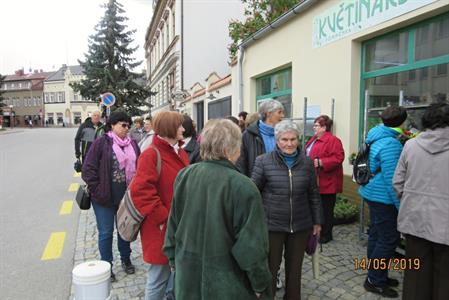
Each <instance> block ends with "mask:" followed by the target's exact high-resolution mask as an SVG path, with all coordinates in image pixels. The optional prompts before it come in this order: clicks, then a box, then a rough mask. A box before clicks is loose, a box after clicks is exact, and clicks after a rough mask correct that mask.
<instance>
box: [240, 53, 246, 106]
mask: <svg viewBox="0 0 449 300" xmlns="http://www.w3.org/2000/svg"><path fill="white" fill-rule="evenodd" d="M239 52H240V53H239V54H240V55H239V111H243V56H244V55H245V48H244V47H243V46H240V47H239Z"/></svg>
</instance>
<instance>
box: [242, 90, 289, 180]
mask: <svg viewBox="0 0 449 300" xmlns="http://www.w3.org/2000/svg"><path fill="white" fill-rule="evenodd" d="M259 114H260V117H261V119H260V120H258V121H257V122H254V123H253V124H252V125H250V126H249V127H248V128H247V129H246V130H245V132H244V133H243V137H242V147H241V150H240V152H241V155H240V158H239V160H238V162H237V167H238V168H239V170H240V171H241V172H242V173H243V174H245V175H246V176H248V177H251V172H252V171H253V167H254V161H255V160H256V157H257V156H259V155H261V154H264V153H268V152H271V151H273V150H274V148H275V146H276V139H275V137H274V126H275V125H276V124H277V123H279V122H280V121H282V119H283V118H284V106H283V105H282V103H281V102H279V101H277V100H273V99H271V100H266V101H264V102H262V103H261V104H260V106H259Z"/></svg>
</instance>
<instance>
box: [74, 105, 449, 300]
mask: <svg viewBox="0 0 449 300" xmlns="http://www.w3.org/2000/svg"><path fill="white" fill-rule="evenodd" d="M432 110H433V111H432ZM428 111H430V112H426V114H425V115H424V117H423V126H424V128H425V129H426V131H425V132H423V133H421V134H420V135H419V136H418V138H416V139H414V140H413V141H409V142H407V144H406V146H405V149H404V151H402V147H403V146H402V145H401V143H400V142H398V140H397V139H396V137H397V135H399V134H400V133H401V131H400V130H399V129H400V128H401V125H402V124H403V123H404V121H405V119H406V117H407V115H406V113H405V110H404V109H403V108H398V107H391V108H387V109H386V111H385V112H384V113H383V114H382V116H381V117H382V120H383V123H384V124H383V125H379V126H377V127H375V128H373V129H372V130H371V131H370V133H369V134H368V139H367V141H366V142H367V143H370V144H371V150H370V167H371V169H372V173H373V174H374V176H373V178H372V179H371V180H370V182H369V183H368V184H367V185H366V186H363V187H362V188H361V191H360V192H361V194H362V196H363V198H364V199H365V201H367V203H368V205H369V208H370V221H371V224H370V238H369V244H368V258H375V257H379V258H380V257H385V258H388V257H391V256H392V255H393V252H394V248H395V246H396V244H397V242H398V239H399V233H398V228H399V231H401V232H402V233H404V234H406V237H407V253H408V254H407V255H420V256H419V257H421V256H422V255H424V254H425V255H428V256H429V255H430V256H429V258H428V259H429V260H430V261H432V259H434V261H433V262H429V263H428V264H429V265H431V266H434V267H433V269H432V267H430V268H426V270H425V272H426V273H425V274H424V275H416V274H417V273H419V274H421V273H422V272H424V268H423V269H422V270H420V271H419V272H415V273H411V272H406V276H405V283H404V285H405V286H404V295H406V294H407V293H408V294H407V295H409V296H410V298H407V299H426V298H422V297H421V298H411V295H416V294H419V292H422V293H424V292H423V291H422V290H421V289H420V288H419V286H420V285H418V284H417V282H421V281H422V280H424V278H425V279H426V280H429V278H433V281H432V282H433V283H434V285H433V289H432V286H430V287H428V289H430V290H431V291H432V290H433V291H434V293H439V292H435V286H437V289H439V290H442V291H444V289H446V290H447V284H446V286H444V285H441V284H437V283H438V282H443V281H441V280H443V279H445V280H446V279H447V278H448V277H447V272H448V271H447V268H442V266H444V264H446V265H447V263H448V261H447V259H448V257H447V251H448V250H447V247H449V246H448V245H449V241H448V236H447V228H449V221H448V219H449V218H448V216H447V208H448V206H447V205H449V204H448V203H447V195H449V191H448V190H447V189H448V185H447V182H446V184H445V185H444V186H441V188H439V187H438V186H436V184H439V185H441V182H444V180H445V179H447V178H448V176H444V175H449V174H446V173H447V171H448V170H447V167H446V169H445V170H444V172H446V173H441V171H439V168H438V167H437V166H448V165H449V164H448V163H447V162H449V158H448V155H449V151H448V150H449V133H448V130H449V120H448V118H449V110H448V105H447V104H444V105H440V106H438V107H437V108H436V106H433V105H432V106H430V108H429V109H428ZM404 113H405V118H404ZM239 117H240V122H237V123H239V124H236V123H235V121H233V120H230V119H226V118H224V119H215V120H210V121H208V122H207V123H206V125H205V127H204V128H203V130H202V131H201V134H197V132H196V130H195V124H194V123H193V121H192V119H191V118H190V117H188V116H186V115H182V114H180V113H178V112H173V111H165V112H159V113H157V114H156V115H155V116H154V118H152V119H146V120H145V123H144V124H143V125H142V120H140V121H138V122H140V124H139V125H135V128H136V129H134V128H133V130H132V131H131V132H130V127H131V124H132V121H131V118H130V117H129V116H128V115H127V114H126V113H124V112H113V113H112V114H111V115H110V116H109V118H108V120H107V124H106V125H105V126H103V125H102V124H101V123H100V122H99V119H100V118H99V113H98V118H97V115H96V114H93V115H92V118H91V119H90V120H88V121H86V122H85V124H83V125H82V126H81V127H80V129H79V130H78V133H77V137H76V138H75V146H76V149H77V151H76V155H77V156H78V157H79V156H81V157H82V160H83V167H82V178H83V180H84V181H85V182H86V184H87V185H88V188H89V191H90V193H91V198H92V203H93V205H92V206H93V209H94V212H95V216H96V220H97V228H98V245H99V251H100V255H101V259H102V260H105V261H108V262H110V263H111V265H112V262H113V257H112V240H113V232H114V220H115V216H116V213H117V209H118V205H119V203H120V200H121V199H122V197H123V195H124V193H125V191H126V189H129V191H130V195H131V198H132V201H133V203H134V205H135V206H136V208H137V209H138V210H139V212H140V213H141V214H142V215H143V216H144V217H145V218H144V221H143V223H142V225H141V229H140V238H141V242H142V249H143V260H144V261H145V262H146V263H147V264H148V272H147V281H146V287H145V299H146V300H152V299H163V298H164V293H165V289H166V285H167V281H168V279H169V276H170V274H171V272H176V276H175V286H176V288H175V293H176V297H177V298H178V299H211V298H217V299H232V298H235V299H253V298H254V299H256V298H260V299H273V295H274V293H275V291H276V283H277V278H278V276H279V275H278V273H279V269H280V264H281V260H282V257H284V260H285V296H284V299H289V300H290V299H300V296H301V269H302V261H303V257H304V253H305V249H306V246H307V243H308V241H309V239H311V238H316V239H318V238H319V240H320V242H321V243H327V242H329V241H331V240H332V239H333V236H332V226H333V209H334V205H335V201H336V194H337V193H341V192H342V186H343V168H342V163H343V161H344V150H343V146H342V143H341V141H340V139H338V138H337V137H336V136H334V135H333V134H332V125H333V122H332V120H331V119H330V118H329V117H328V116H326V115H321V116H318V117H317V118H316V119H315V120H314V125H313V129H314V133H315V134H314V136H313V137H312V138H311V139H310V140H309V141H308V142H307V143H306V145H305V147H304V149H301V147H300V144H301V139H302V138H303V137H302V136H301V132H300V130H299V128H298V126H297V125H296V123H294V122H292V121H291V120H284V107H283V106H282V104H281V103H280V102H278V101H276V100H268V101H265V102H263V103H262V104H261V105H260V107H259V111H258V118H256V120H255V121H252V122H251V123H249V124H247V125H242V124H244V123H243V121H244V120H243V119H245V118H246V119H248V117H249V115H245V116H243V114H242V115H241V116H239ZM435 118H436V119H438V121H435V120H434V119H435ZM242 131H243V133H242ZM398 143H399V144H398ZM434 143H436V145H437V146H435V147H433V145H434ZM80 146H81V147H80ZM89 148H90V149H89ZM401 151H402V155H401ZM399 157H400V159H399ZM393 158H394V159H396V161H395V162H394V163H392V162H391V161H390V160H392V159H393ZM424 158H425V159H424ZM398 160H399V164H398V167H397V169H396V164H397V162H398ZM426 160H428V161H429V160H431V161H435V162H436V164H433V163H432V164H426V165H425V166H422V164H425V161H426ZM158 164H160V169H159V168H158V167H157V166H158ZM415 164H416V165H415ZM395 170H396V174H395ZM410 172H411V173H410ZM410 174H413V175H412V176H411V175H410ZM417 174H422V177H423V178H420V179H418V177H417V176H418V175H417ZM393 175H394V178H393ZM433 175H437V176H438V178H437V180H435V178H434V176H433ZM393 182H394V187H393ZM422 182H427V183H429V184H428V185H427V186H425V187H423V186H420V184H421V183H422ZM435 188H439V189H436V190H435ZM423 189H424V190H423ZM439 193H440V194H439ZM424 195H425V199H423V198H422V197H424ZM398 197H399V198H398ZM399 199H400V201H399ZM422 201H426V202H429V203H431V204H427V203H426V204H423V202H422ZM445 201H446V202H445ZM399 202H401V205H400V206H399ZM402 202H404V203H402ZM429 205H430V209H429ZM417 206H418V207H417ZM398 208H399V219H398V221H397V224H398V225H396V217H397V211H398ZM418 209H421V210H422V211H420V212H419V213H418V215H415V214H416V211H417V210H418ZM433 214H435V215H433ZM416 218H418V219H416ZM396 226H398V227H396ZM117 240H118V249H119V252H120V256H121V264H122V268H123V270H124V272H126V273H127V274H132V273H134V272H135V268H134V266H133V264H132V262H131V260H130V254H131V248H130V244H129V242H126V241H124V240H123V239H122V238H121V237H120V236H119V235H118V236H117ZM445 247H446V248H445ZM411 249H413V250H411ZM434 252H435V253H436V254H428V253H434ZM423 253H424V254H423ZM432 255H434V256H435V258H434V256H432ZM438 263H439V264H440V265H439V266H440V267H438ZM111 270H112V268H111ZM420 272H421V273H420ZM429 274H434V276H433V277H432V276H431V275H429ZM435 274H437V275H438V276H437V277H435V276H436V275H435ZM422 276H424V277H422ZM111 280H115V275H114V273H112V271H111ZM395 285H397V282H395V280H394V279H391V278H388V277H387V272H385V270H374V269H370V270H369V271H368V276H367V279H366V281H365V284H364V286H365V288H366V289H367V290H369V291H371V292H375V293H378V294H381V295H383V296H390V297H394V296H397V294H396V295H395V294H394V293H395V292H396V291H394V290H393V289H391V287H392V286H395ZM418 289H419V292H418ZM408 291H410V292H408ZM427 292H428V291H427ZM423 295H424V294H423ZM425 295H428V294H425ZM435 295H439V294H435ZM441 295H443V294H441ZM435 299H442V298H435Z"/></svg>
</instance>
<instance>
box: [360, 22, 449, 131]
mask: <svg viewBox="0 0 449 300" xmlns="http://www.w3.org/2000/svg"><path fill="white" fill-rule="evenodd" d="M413 41H414V42H413ZM381 45H383V46H384V47H381ZM362 57H364V60H363V64H364V65H363V66H362V74H361V75H362V79H363V80H362V83H361V91H362V93H361V95H362V97H361V104H362V106H364V104H365V97H368V99H367V100H368V101H367V105H368V107H366V108H365V109H366V111H367V115H368V124H367V127H368V128H367V129H370V128H371V127H372V126H374V125H376V124H378V123H380V122H381V121H380V118H379V113H380V112H382V111H383V110H384V109H385V107H387V106H389V105H402V106H404V107H405V108H407V112H408V113H409V118H408V122H409V126H410V127H414V128H417V129H421V120H420V118H421V116H422V114H423V113H424V110H425V108H426V107H427V106H428V105H429V104H430V103H432V102H437V101H447V100H448V98H449V75H448V68H449V13H445V14H442V15H440V16H437V17H434V18H432V19H429V20H425V21H423V22H421V23H418V24H415V25H412V26H410V27H408V28H405V29H401V30H400V31H398V32H393V33H390V34H387V35H385V36H381V37H379V38H376V39H374V40H372V41H367V42H365V43H364V44H363V47H362ZM360 133H361V135H360V136H362V134H363V132H362V131H361V132H360Z"/></svg>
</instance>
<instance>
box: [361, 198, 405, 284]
mask: <svg viewBox="0 0 449 300" xmlns="http://www.w3.org/2000/svg"><path fill="white" fill-rule="evenodd" d="M365 201H366V203H368V207H369V214H370V222H371V224H370V227H369V238H368V253H367V255H368V259H371V265H373V259H382V258H384V259H385V261H386V264H387V265H388V261H389V259H391V258H393V256H394V252H395V250H396V247H397V245H398V243H399V239H400V234H399V232H398V230H397V219H398V210H397V209H396V207H395V206H394V205H387V204H382V203H379V202H374V201H367V200H366V199H365ZM376 266H378V265H377V264H376ZM387 277H388V270H381V269H379V268H377V269H373V268H370V269H369V270H368V279H369V281H370V283H372V284H374V285H376V286H385V285H386V284H387Z"/></svg>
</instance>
